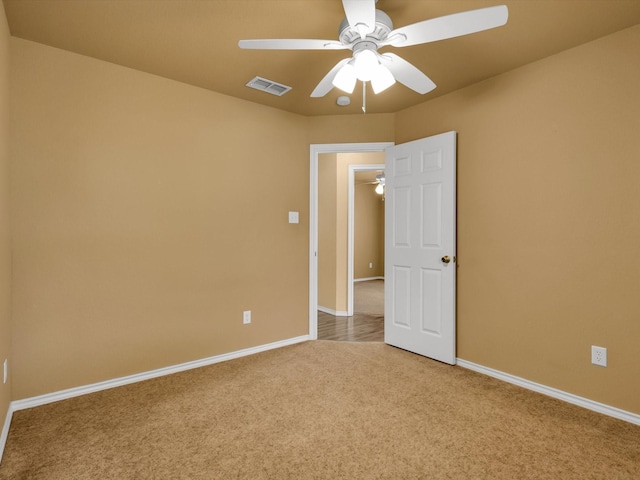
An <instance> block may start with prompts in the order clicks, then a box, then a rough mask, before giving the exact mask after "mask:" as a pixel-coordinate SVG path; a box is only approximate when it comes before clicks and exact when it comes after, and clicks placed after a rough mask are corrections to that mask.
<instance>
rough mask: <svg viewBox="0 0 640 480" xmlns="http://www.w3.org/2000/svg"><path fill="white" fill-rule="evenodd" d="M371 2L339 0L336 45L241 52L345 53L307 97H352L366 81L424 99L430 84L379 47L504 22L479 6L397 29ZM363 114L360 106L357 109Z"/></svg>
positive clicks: (268, 45) (501, 9)
mask: <svg viewBox="0 0 640 480" xmlns="http://www.w3.org/2000/svg"><path fill="white" fill-rule="evenodd" d="M375 5H376V0H342V6H343V8H344V11H345V14H346V18H345V19H344V20H343V21H342V22H341V23H340V27H339V29H338V38H339V42H337V41H335V40H317V39H264V40H240V41H239V42H238V46H239V47H240V48H245V49H267V50H347V49H348V50H351V51H352V52H353V53H352V56H351V58H345V59H342V60H340V61H339V62H338V63H337V64H336V65H334V67H333V68H332V69H331V70H330V71H329V73H327V74H326V75H325V76H324V78H323V79H322V80H321V81H320V83H319V84H318V85H317V86H316V88H315V89H314V90H313V92H311V97H324V96H325V95H326V94H327V93H329V92H330V91H331V90H332V89H333V87H337V88H339V89H340V90H342V91H344V92H347V93H352V92H353V90H354V88H355V85H356V83H357V81H358V80H360V81H361V82H363V94H364V92H365V91H366V82H371V88H372V89H373V92H374V93H376V94H377V93H380V92H382V91H384V90H386V89H387V88H389V87H390V86H392V85H393V84H395V83H396V81H397V82H399V83H402V84H403V85H404V86H406V87H408V88H410V89H411V90H413V91H415V92H417V93H419V94H421V95H424V94H425V93H428V92H430V91H431V90H433V89H434V88H435V87H436V85H435V83H434V82H433V81H432V80H431V79H430V78H429V77H427V76H426V75H425V74H424V73H423V72H422V71H420V70H419V69H418V68H416V67H415V66H413V65H412V64H411V63H409V62H407V61H406V60H404V59H403V58H401V57H399V56H398V55H395V54H393V53H390V52H389V53H387V52H385V53H382V54H381V53H378V50H379V49H380V48H382V47H387V46H391V47H408V46H411V45H418V44H422V43H429V42H436V41H439V40H446V39H448V38H454V37H459V36H462V35H468V34H470V33H475V32H481V31H483V30H488V29H491V28H496V27H500V26H502V25H504V24H505V23H507V19H508V17H509V12H508V9H507V7H506V5H498V6H494V7H487V8H480V9H477V10H469V11H466V12H460V13H454V14H451V15H445V16H443V17H438V18H432V19H429V20H423V21H421V22H417V23H413V24H411V25H407V26H405V27H400V28H398V29H395V30H394V28H393V22H392V21H391V18H390V17H389V15H387V14H386V13H384V12H383V11H382V10H377V9H376V8H375ZM363 110H365V109H364V106H363Z"/></svg>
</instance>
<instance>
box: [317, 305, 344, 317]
mask: <svg viewBox="0 0 640 480" xmlns="http://www.w3.org/2000/svg"><path fill="white" fill-rule="evenodd" d="M318 311H320V312H323V313H328V314H329V315H333V316H334V317H348V316H349V312H341V311H336V310H331V309H330V308H327V307H320V306H319V307H318Z"/></svg>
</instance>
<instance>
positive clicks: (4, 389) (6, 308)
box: [0, 4, 13, 429]
mask: <svg viewBox="0 0 640 480" xmlns="http://www.w3.org/2000/svg"><path fill="white" fill-rule="evenodd" d="M9 233H10V228H9V29H8V27H7V19H6V16H5V13H4V5H3V4H0V429H1V428H2V425H4V421H5V414H6V413H7V411H8V409H9V402H10V401H11V378H12V376H13V375H9V379H8V382H7V383H6V384H5V383H3V382H2V380H3V377H2V375H3V373H2V370H3V362H4V360H5V359H8V360H9V366H11V364H12V363H13V358H12V357H11V308H10V306H11V250H10V235H9Z"/></svg>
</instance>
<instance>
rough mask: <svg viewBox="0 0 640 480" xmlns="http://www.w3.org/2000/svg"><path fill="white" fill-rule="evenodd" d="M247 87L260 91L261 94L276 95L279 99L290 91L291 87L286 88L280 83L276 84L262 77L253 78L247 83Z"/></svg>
mask: <svg viewBox="0 0 640 480" xmlns="http://www.w3.org/2000/svg"><path fill="white" fill-rule="evenodd" d="M247 87H251V88H255V89H256V90H262V91H263V92H267V93H270V94H271V95H277V96H279V97H281V96H282V95H284V94H285V93H287V92H288V91H289V90H291V87H287V86H286V85H282V84H281V83H276V82H273V81H271V80H267V79H266V78H262V77H254V78H253V79H251V80H250V81H249V83H247Z"/></svg>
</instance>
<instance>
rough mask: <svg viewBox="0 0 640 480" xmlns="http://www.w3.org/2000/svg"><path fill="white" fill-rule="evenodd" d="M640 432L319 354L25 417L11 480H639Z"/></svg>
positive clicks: (367, 346)
mask: <svg viewBox="0 0 640 480" xmlns="http://www.w3.org/2000/svg"><path fill="white" fill-rule="evenodd" d="M639 478H640V427H638V426H635V425H632V424H629V423H625V422H623V421H620V420H616V419H613V418H609V417H606V416H603V415H600V414H597V413H594V412H591V411H588V410H584V409H582V408H579V407H576V406H573V405H570V404H566V403H563V402H560V401H558V400H555V399H552V398H548V397H545V396H543V395H539V394H536V393H533V392H530V391H527V390H524V389H521V388H519V387H516V386H513V385H510V384H507V383H503V382H500V381H498V380H496V379H493V378H490V377H486V376H483V375H480V374H478V373H475V372H471V371H469V370H465V369H463V368H460V367H452V366H448V365H445V364H441V363H438V362H435V361H432V360H429V359H426V358H424V357H420V356H417V355H413V354H411V353H408V352H406V351H403V350H399V349H396V348H393V347H390V346H388V345H385V344H382V343H350V342H329V341H312V342H305V343H301V344H297V345H292V346H289V347H285V348H281V349H278V350H271V351H268V352H263V353H259V354H256V355H252V356H250V357H244V358H240V359H236V360H231V361H228V362H224V363H219V364H215V365H211V366H208V367H203V368H199V369H195V370H190V371H186V372H182V373H178V374H174V375H170V376H166V377H161V378H156V379H153V380H148V381H145V382H140V383H137V384H132V385H127V386H123V387H119V388H114V389H111V390H106V391H102V392H97V393H93V394H90V395H85V396H82V397H77V398H73V399H69V400H64V401H61V402H57V403H52V404H49V405H44V406H41V407H36V408H32V409H29V410H22V411H18V412H15V414H14V417H13V422H12V425H11V429H10V432H9V437H8V440H7V446H6V449H5V454H4V459H3V462H2V465H1V466H0V479H48V480H57V479H65V480H70V479H73V480H85V479H92V480H95V479H119V480H123V479H138V480H140V479H253V480H256V479H285V480H286V479H297V480H300V479H492V480H496V479H498V480H500V479H508V480H514V479H554V480H559V479H562V480H566V479H581V480H584V479H639Z"/></svg>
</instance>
